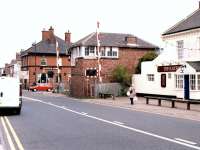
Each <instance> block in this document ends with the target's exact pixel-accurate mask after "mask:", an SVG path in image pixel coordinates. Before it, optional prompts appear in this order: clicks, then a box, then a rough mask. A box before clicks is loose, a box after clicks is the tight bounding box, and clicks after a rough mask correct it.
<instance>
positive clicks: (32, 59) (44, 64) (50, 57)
mask: <svg viewBox="0 0 200 150" xmlns="http://www.w3.org/2000/svg"><path fill="white" fill-rule="evenodd" d="M56 42H57V43H58V50H59V70H60V73H59V74H58V71H57V62H58V61H57V55H56V49H57V48H56ZM70 44H71V33H70V32H66V33H65V40H62V39H61V38H59V37H58V36H56V35H55V34H54V29H53V28H52V27H50V28H49V30H47V31H46V30H43V31H42V40H41V41H40V42H38V43H34V44H33V45H32V46H31V47H30V48H29V49H27V50H25V51H22V52H21V60H22V66H21V69H22V71H23V76H24V79H23V81H22V82H23V85H24V87H25V88H28V87H29V86H30V85H32V84H33V83H46V82H50V83H52V84H53V86H54V87H56V86H57V85H58V78H59V79H60V81H61V83H63V84H64V87H65V89H67V88H69V82H70V58H69V55H68V54H67V52H66V50H67V48H68V47H69V46H70Z"/></svg>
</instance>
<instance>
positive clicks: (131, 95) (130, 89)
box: [127, 86, 136, 105]
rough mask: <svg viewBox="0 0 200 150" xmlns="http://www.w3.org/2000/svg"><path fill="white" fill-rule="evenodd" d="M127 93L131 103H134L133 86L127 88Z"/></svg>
mask: <svg viewBox="0 0 200 150" xmlns="http://www.w3.org/2000/svg"><path fill="white" fill-rule="evenodd" d="M127 95H128V96H129V98H130V101H131V105H134V102H133V99H134V97H135V96H136V93H135V88H134V87H133V86H131V87H130V88H129V89H128V92H127Z"/></svg>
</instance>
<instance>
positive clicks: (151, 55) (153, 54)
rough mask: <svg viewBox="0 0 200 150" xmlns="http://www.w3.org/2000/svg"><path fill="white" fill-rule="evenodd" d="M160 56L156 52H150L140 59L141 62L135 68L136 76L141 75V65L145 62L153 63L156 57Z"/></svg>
mask: <svg viewBox="0 0 200 150" xmlns="http://www.w3.org/2000/svg"><path fill="white" fill-rule="evenodd" d="M157 56H158V54H157V53H156V52H155V51H152V52H148V53H146V54H145V55H144V56H143V57H141V58H140V59H139V62H138V64H137V66H136V68H135V73H136V74H140V73H141V63H142V62H143V61H152V60H154V59H155V58H156V57H157Z"/></svg>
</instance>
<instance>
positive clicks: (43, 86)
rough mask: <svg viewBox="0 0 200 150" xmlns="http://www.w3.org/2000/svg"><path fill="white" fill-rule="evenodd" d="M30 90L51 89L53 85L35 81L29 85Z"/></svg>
mask: <svg viewBox="0 0 200 150" xmlns="http://www.w3.org/2000/svg"><path fill="white" fill-rule="evenodd" d="M29 90H31V91H34V92H36V91H52V90H53V86H52V85H51V84H50V83H37V84H35V85H32V86H30V87H29Z"/></svg>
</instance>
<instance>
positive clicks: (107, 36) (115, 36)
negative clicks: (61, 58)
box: [70, 32, 158, 49]
mask: <svg viewBox="0 0 200 150" xmlns="http://www.w3.org/2000/svg"><path fill="white" fill-rule="evenodd" d="M126 37H135V38H137V42H136V44H127V41H125V38H126ZM99 39H100V45H101V46H113V47H129V48H149V49H155V48H158V46H156V45H154V44H151V43H149V42H146V41H144V40H142V39H140V38H138V37H136V36H134V35H131V34H122V33H102V32H101V33H100V34H99ZM77 46H97V40H96V33H95V32H93V33H91V34H89V35H87V36H86V37H84V38H82V39H81V40H79V41H77V42H75V43H74V44H72V46H71V47H70V48H73V47H77Z"/></svg>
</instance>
